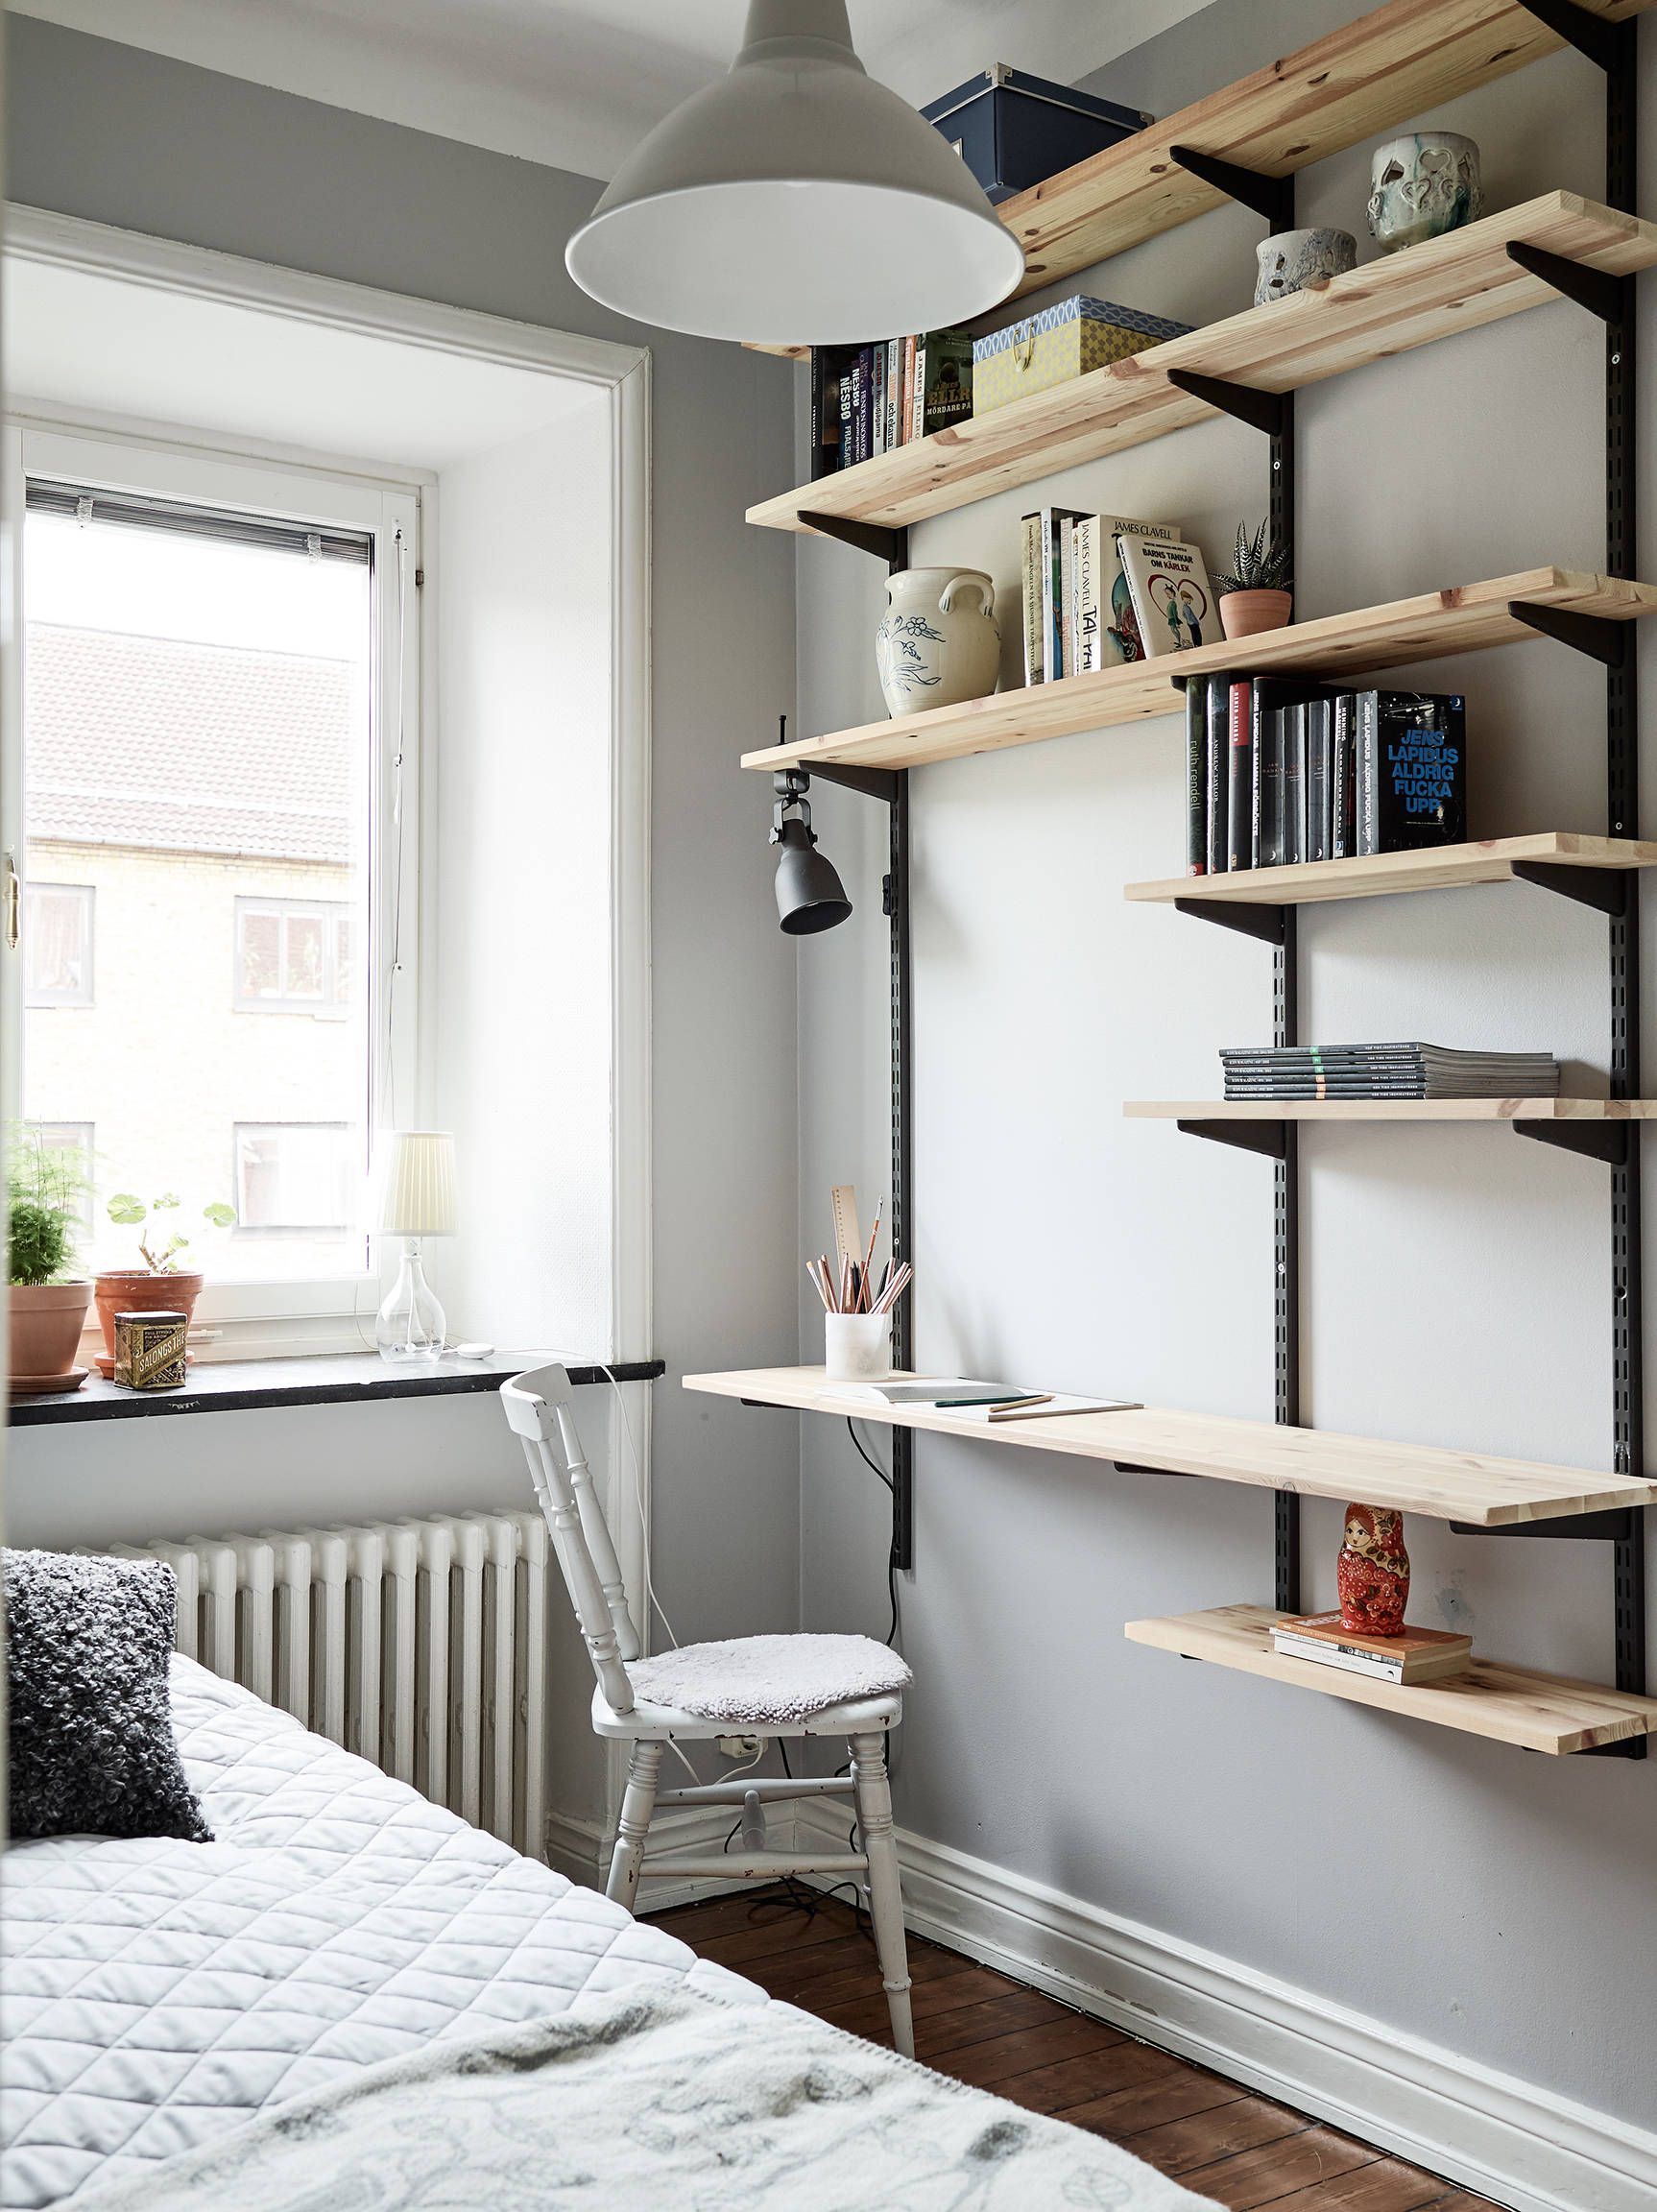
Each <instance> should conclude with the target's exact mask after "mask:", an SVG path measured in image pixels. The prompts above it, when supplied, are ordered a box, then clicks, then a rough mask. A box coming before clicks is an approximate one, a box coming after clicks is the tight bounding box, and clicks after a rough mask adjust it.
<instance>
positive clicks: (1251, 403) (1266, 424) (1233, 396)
mask: <svg viewBox="0 0 1657 2212" xmlns="http://www.w3.org/2000/svg"><path fill="white" fill-rule="evenodd" d="M1165 373H1166V375H1167V380H1168V382H1169V383H1170V384H1171V385H1172V386H1173V387H1174V389H1175V391H1176V392H1185V393H1188V394H1189V397H1191V398H1193V399H1200V400H1201V401H1202V402H1203V404H1204V406H1205V407H1217V408H1218V409H1219V411H1220V413H1221V414H1222V415H1230V416H1233V417H1235V418H1236V420H1237V421H1239V422H1246V423H1247V424H1248V426H1249V428H1250V429H1251V430H1262V431H1263V432H1264V433H1265V435H1266V436H1267V437H1268V438H1281V437H1282V436H1283V434H1284V424H1285V420H1286V418H1287V413H1288V397H1287V395H1286V394H1285V393H1282V392H1257V391H1256V390H1255V389H1254V387H1253V385H1252V384H1230V383H1227V382H1226V380H1225V379H1224V378H1223V377H1221V376H1199V375H1198V374H1197V373H1196V371H1195V370H1194V369H1169V370H1168V371H1166V372H1165Z"/></svg>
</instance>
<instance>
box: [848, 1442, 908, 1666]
mask: <svg viewBox="0 0 1657 2212" xmlns="http://www.w3.org/2000/svg"><path fill="white" fill-rule="evenodd" d="M846 1433H847V1435H848V1436H850V1437H851V1439H852V1441H853V1444H854V1445H855V1446H856V1447H857V1455H858V1457H859V1458H860V1459H861V1460H862V1461H863V1462H864V1464H865V1465H866V1466H868V1467H872V1468H873V1469H874V1470H875V1473H876V1474H877V1476H878V1477H879V1478H880V1479H881V1481H882V1482H884V1483H885V1485H886V1488H887V1489H888V1490H889V1491H890V1492H891V1495H892V1543H891V1548H890V1550H889V1551H887V1553H886V1596H887V1599H889V1601H890V1603H891V1608H892V1618H891V1620H890V1622H889V1623H888V1624H887V1628H886V1638H885V1641H886V1647H887V1649H888V1650H891V1651H895V1650H896V1649H897V1648H898V1485H897V1484H896V1483H895V1482H894V1481H893V1479H892V1478H891V1476H890V1475H888V1474H887V1472H886V1470H885V1468H884V1467H882V1466H881V1464H880V1462H879V1460H878V1459H877V1458H876V1457H875V1455H873V1453H871V1452H869V1451H868V1450H867V1449H866V1448H865V1446H864V1443H863V1439H862V1437H861V1436H859V1435H858V1433H857V1425H856V1423H855V1422H854V1421H853V1420H852V1419H851V1418H850V1416H848V1418H847V1422H846Z"/></svg>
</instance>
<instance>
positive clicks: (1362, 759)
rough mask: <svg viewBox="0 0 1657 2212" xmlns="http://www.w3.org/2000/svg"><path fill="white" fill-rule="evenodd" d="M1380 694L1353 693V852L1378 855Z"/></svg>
mask: <svg viewBox="0 0 1657 2212" xmlns="http://www.w3.org/2000/svg"><path fill="white" fill-rule="evenodd" d="M1380 710H1381V694H1380V692H1379V691H1360V692H1359V693H1358V694H1357V850H1358V852H1359V853H1379V852H1380V850H1381V847H1380V845H1379V843H1378V842H1377V839H1378V836H1379V829H1378V794H1377V787H1376V786H1377V778H1378V773H1379V771H1378V764H1377V752H1378V749H1379V745H1380Z"/></svg>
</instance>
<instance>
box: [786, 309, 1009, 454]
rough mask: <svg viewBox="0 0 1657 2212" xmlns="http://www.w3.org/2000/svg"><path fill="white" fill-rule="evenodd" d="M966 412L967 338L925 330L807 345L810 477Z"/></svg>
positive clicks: (969, 401) (969, 378) (969, 394)
mask: <svg viewBox="0 0 1657 2212" xmlns="http://www.w3.org/2000/svg"><path fill="white" fill-rule="evenodd" d="M972 412H973V342H972V340H971V339H970V338H969V337H968V336H967V335H966V333H965V332H964V331H960V330H929V331H927V332H925V334H923V335H922V336H919V337H906V338H888V339H885V340H883V341H882V342H881V343H880V344H878V345H871V346H814V347H813V348H812V349H811V432H810V437H811V480H812V482H813V483H815V482H816V481H817V479H818V478H819V477H821V476H827V475H829V474H831V473H832V472H833V471H834V470H835V469H853V468H855V467H856V465H857V463H858V462H859V461H870V460H873V459H875V458H876V457H877V455H879V454H882V453H893V452H896V451H897V449H898V448H899V446H901V445H908V444H909V443H910V441H911V440H912V439H915V438H921V437H925V436H927V435H928V434H929V433H930V432H932V431H934V430H942V429H945V428H947V427H948V426H949V424H950V423H951V422H959V421H964V420H965V419H966V418H968V417H970V416H971V414H972Z"/></svg>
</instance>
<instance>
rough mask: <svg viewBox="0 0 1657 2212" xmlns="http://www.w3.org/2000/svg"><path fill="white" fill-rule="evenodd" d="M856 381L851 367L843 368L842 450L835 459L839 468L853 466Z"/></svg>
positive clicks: (841, 379)
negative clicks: (854, 393)
mask: <svg viewBox="0 0 1657 2212" xmlns="http://www.w3.org/2000/svg"><path fill="white" fill-rule="evenodd" d="M854 381H855V379H854V378H853V373H852V372H851V370H850V369H846V370H843V371H842V372H841V375H840V450H839V453H838V455H837V456H836V459H835V463H834V466H835V467H836V468H837V469H847V468H850V466H851V463H852V438H853V422H854V421H855V414H856V410H855V409H854V408H853V404H852V400H853V383H854Z"/></svg>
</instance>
